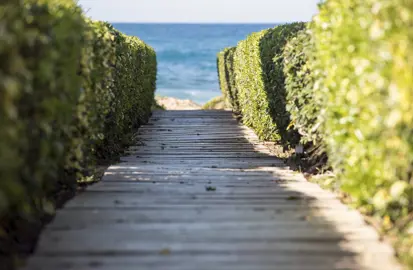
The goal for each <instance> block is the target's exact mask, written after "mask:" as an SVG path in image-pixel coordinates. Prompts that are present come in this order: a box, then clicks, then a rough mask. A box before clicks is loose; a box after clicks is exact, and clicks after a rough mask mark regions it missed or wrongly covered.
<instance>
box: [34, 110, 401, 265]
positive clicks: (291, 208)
mask: <svg viewBox="0 0 413 270" xmlns="http://www.w3.org/2000/svg"><path fill="white" fill-rule="evenodd" d="M138 138H139V142H137V144H136V146H133V147H131V148H130V149H129V151H128V153H127V154H128V156H125V157H123V158H122V162H121V163H119V164H116V165H113V166H111V167H110V168H108V170H107V171H106V173H105V176H104V177H103V180H102V182H100V183H98V184H96V185H93V186H91V187H90V188H88V189H87V191H86V192H84V193H82V194H81V195H79V196H78V197H76V198H75V199H74V200H72V201H70V202H69V203H68V204H67V205H66V206H65V208H64V209H63V210H61V211H59V213H58V214H57V217H56V219H55V220H54V222H52V223H51V224H50V225H49V226H48V227H47V229H46V230H45V231H44V233H43V235H42V236H41V240H40V242H39V245H38V249H37V252H36V254H35V256H33V257H32V258H31V259H30V261H29V265H28V267H27V269H30V270H56V269H74V270H92V269H102V270H132V269H133V270H137V269H139V270H175V269H176V270H178V269H179V270H214V269H216V270H275V269H280V270H283V269H284V270H287V269H294V270H306V269H308V270H309V269H312V270H331V269H374V270H379V269H388V270H395V269H401V268H400V266H399V265H398V264H397V262H396V260H395V258H394V255H393V250H392V248H390V247H389V246H388V245H387V244H384V243H382V242H380V241H379V237H378V235H377V233H376V232H375V231H374V230H373V229H372V228H370V227H369V226H367V225H366V224H365V223H364V221H363V218H362V217H361V216H360V215H359V214H358V213H357V212H356V211H353V210H350V209H349V208H348V207H347V206H344V205H343V204H341V203H340V202H339V200H338V199H337V198H335V196H334V195H333V194H331V193H329V192H327V191H324V190H322V189H321V188H320V187H318V186H317V185H315V184H312V183H309V182H307V181H306V180H305V179H304V178H303V176H302V175H301V174H298V173H296V172H293V171H291V170H289V169H288V168H287V167H286V166H285V165H284V163H283V161H282V160H280V159H277V158H275V157H273V156H271V154H270V151H269V150H268V149H267V148H266V147H265V146H264V145H262V144H260V143H259V140H258V138H257V137H256V136H255V135H254V133H253V132H252V131H251V130H249V129H248V128H246V127H243V126H241V125H240V124H238V122H237V121H236V120H235V119H234V118H233V117H232V115H231V113H230V112H227V111H165V112H163V111H159V112H155V113H154V115H153V117H152V119H151V120H150V122H149V123H148V125H146V126H144V127H142V128H141V129H140V131H139V134H138Z"/></svg>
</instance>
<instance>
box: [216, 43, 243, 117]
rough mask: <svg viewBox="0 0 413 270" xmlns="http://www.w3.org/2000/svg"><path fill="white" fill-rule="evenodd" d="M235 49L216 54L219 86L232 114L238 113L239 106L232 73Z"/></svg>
mask: <svg viewBox="0 0 413 270" xmlns="http://www.w3.org/2000/svg"><path fill="white" fill-rule="evenodd" d="M235 49H236V47H230V48H225V49H224V50H223V51H222V52H220V53H218V57H217V67H218V78H219V85H220V87H221V90H222V93H223V95H224V97H225V100H226V103H228V104H230V105H231V108H232V110H233V111H234V112H239V110H240V109H239V104H238V99H237V95H238V93H237V88H236V86H235V73H234V53H235Z"/></svg>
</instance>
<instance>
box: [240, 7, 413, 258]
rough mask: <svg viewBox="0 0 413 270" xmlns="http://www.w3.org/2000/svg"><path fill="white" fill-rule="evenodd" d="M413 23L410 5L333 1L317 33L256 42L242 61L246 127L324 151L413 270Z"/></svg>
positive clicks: (270, 33) (286, 29)
mask: <svg viewBox="0 0 413 270" xmlns="http://www.w3.org/2000/svg"><path fill="white" fill-rule="evenodd" d="M412 23H413V8H412V5H411V4H410V3H407V2H406V1H402V0H395V1H384V0H376V1H364V2H363V1H356V0H349V1H340V0H327V1H324V2H323V4H321V5H320V13H319V14H318V15H317V16H315V18H314V20H313V22H311V23H310V24H308V28H309V30H307V29H305V27H304V25H303V24H292V25H284V26H278V27H275V28H273V29H270V30H264V31H262V32H258V33H253V34H251V35H250V36H249V37H248V38H247V39H246V40H243V41H241V42H240V43H239V44H238V46H237V48H236V52H235V60H234V66H235V73H236V76H235V81H236V88H237V90H238V91H239V92H238V101H239V104H240V108H241V112H242V115H243V119H244V121H245V123H246V124H247V125H249V126H251V127H253V128H254V129H255V131H256V132H257V133H258V135H259V136H260V138H262V139H271V140H279V141H280V142H283V143H287V144H289V145H294V144H295V143H296V142H297V141H296V139H297V137H296V135H295V134H294V132H292V131H291V129H293V128H294V129H295V130H297V131H298V133H299V134H301V136H302V139H301V141H302V142H311V143H316V144H320V145H322V146H323V148H322V149H323V150H324V148H325V149H326V151H327V154H328V159H329V164H330V165H331V167H332V168H333V170H334V173H335V175H336V179H335V182H334V183H335V184H337V186H338V187H340V188H341V189H342V190H343V191H345V192H346V193H347V194H348V195H350V196H349V197H348V198H351V201H352V202H353V203H354V204H355V205H356V206H358V207H359V208H360V209H362V210H364V211H365V212H366V213H369V214H373V215H375V217H378V218H379V219H380V220H381V223H382V225H383V228H384V229H385V230H387V231H390V232H391V233H395V235H396V236H397V237H395V238H394V239H398V241H397V244H396V247H397V250H398V253H399V255H400V256H401V257H402V258H403V259H404V260H405V261H407V262H409V263H410V264H411V266H413V236H412V230H413V220H412V215H413V180H412V179H413V136H412V134H413V91H412V88H413V68H412V67H413V64H412V63H413V34H412V31H411V25H412ZM271 59H272V60H273V62H271ZM286 112H287V113H286ZM288 113H289V114H290V115H288ZM328 181H330V182H331V179H329V180H328Z"/></svg>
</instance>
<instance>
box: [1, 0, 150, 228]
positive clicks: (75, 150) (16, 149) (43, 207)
mask: <svg viewBox="0 0 413 270" xmlns="http://www.w3.org/2000/svg"><path fill="white" fill-rule="evenodd" d="M0 18H1V19H0V29H2V30H1V31H2V34H1V35H0V39H1V41H0V58H1V59H2V61H0V126H1V129H0V178H1V179H2V180H1V181H0V219H1V220H2V226H3V225H4V224H5V222H4V221H5V220H9V221H10V220H17V218H16V217H23V218H28V217H37V216H38V215H40V214H41V213H42V212H44V211H52V209H53V197H54V196H55V195H56V194H57V193H58V192H59V191H61V190H66V189H73V188H74V187H75V185H76V181H77V180H79V179H80V178H81V177H82V176H89V175H90V174H91V173H93V171H91V169H93V165H94V164H95V162H96V161H97V160H99V159H101V158H102V157H105V158H109V157H113V156H114V155H116V154H118V153H119V152H120V151H121V149H122V146H124V145H125V143H126V141H127V140H128V139H129V134H130V133H131V132H132V129H133V128H135V127H137V126H138V125H139V124H141V123H143V122H144V121H145V120H146V119H147V118H148V116H149V112H150V107H151V105H152V103H153V98H154V90H155V79H156V57H155V53H154V51H153V50H152V49H151V48H150V47H149V46H147V45H146V44H144V43H143V42H142V41H140V40H139V39H138V38H135V37H127V36H125V35H123V34H121V33H120V32H118V31H117V30H115V29H114V28H113V27H112V26H111V25H109V24H107V23H102V22H93V21H91V20H89V19H87V18H85V16H84V14H83V13H82V10H81V8H80V7H79V6H77V5H76V4H75V3H74V1H72V0H7V1H2V3H1V4H0ZM106 145H109V147H107V146H106ZM113 145H115V146H113ZM108 149H109V150H108ZM11 216H12V217H13V218H11ZM0 229H1V228H0ZM3 229H4V228H3ZM0 235H4V234H2V233H0Z"/></svg>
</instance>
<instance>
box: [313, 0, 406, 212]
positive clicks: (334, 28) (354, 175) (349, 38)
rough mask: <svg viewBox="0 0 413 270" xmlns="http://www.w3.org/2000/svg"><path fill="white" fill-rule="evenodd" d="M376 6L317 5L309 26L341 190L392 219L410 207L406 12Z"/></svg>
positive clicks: (397, 6) (400, 6)
mask: <svg viewBox="0 0 413 270" xmlns="http://www.w3.org/2000/svg"><path fill="white" fill-rule="evenodd" d="M375 2H377V3H376V4H374V3H372V2H369V1H367V2H359V1H345V2H343V1H338V0H337V1H336V0H330V1H327V2H326V3H325V4H324V5H322V7H321V9H320V14H319V15H318V16H317V17H316V18H315V20H314V26H313V33H314V39H315V44H316V46H315V53H316V61H317V63H316V66H317V68H318V69H319V70H318V77H317V84H316V88H315V91H317V92H318V93H319V95H320V96H322V97H323V109H324V110H323V111H324V114H323V119H322V120H323V126H324V131H323V132H324V140H325V141H326V144H327V146H328V152H329V156H330V159H331V161H332V165H333V166H334V168H335V170H336V171H337V172H340V174H339V179H340V181H341V184H342V188H343V189H344V190H345V191H347V192H349V193H350V194H351V195H352V196H353V197H354V198H355V199H356V200H357V203H358V204H359V205H366V206H368V207H369V208H370V207H372V208H374V210H375V211H379V212H382V213H383V214H386V215H390V217H391V219H392V220H396V219H397V218H398V217H400V216H404V215H406V214H407V212H409V211H412V210H413V194H412V171H413V166H412V164H413V137H412V132H413V94H412V93H413V92H412V86H413V69H412V64H411V63H412V59H413V36H412V34H411V27H410V23H411V22H413V19H412V17H411V16H412V15H413V8H412V7H411V6H408V5H407V4H405V3H404V2H403V1H393V2H392V3H391V4H390V3H388V2H387V1H375ZM378 3H383V5H380V4H378ZM384 3H386V4H385V5H384ZM367 10H371V11H372V12H366V11H367ZM384 26H386V27H384ZM343 37H345V38H343Z"/></svg>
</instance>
